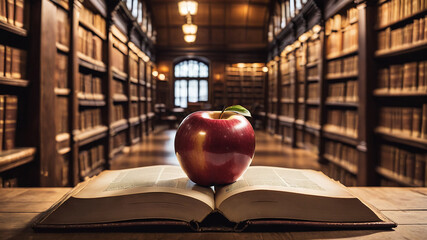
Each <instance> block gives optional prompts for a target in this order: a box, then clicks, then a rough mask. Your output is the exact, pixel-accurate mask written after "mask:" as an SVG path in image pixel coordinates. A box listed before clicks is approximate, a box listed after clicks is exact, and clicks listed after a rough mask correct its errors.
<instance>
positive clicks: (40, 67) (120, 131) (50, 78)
mask: <svg viewBox="0 0 427 240" xmlns="http://www.w3.org/2000/svg"><path fill="white" fill-rule="evenodd" d="M136 1H137V0H135V2H136ZM127 2H129V1H127ZM131 2H132V1H131ZM142 2H143V3H144V4H145V5H147V3H146V1H142ZM24 3H25V4H24V11H25V14H24V15H23V16H24V20H23V26H22V27H21V26H20V25H19V21H17V24H18V25H17V24H14V23H8V22H4V21H2V20H0V33H1V35H2V36H4V38H2V39H1V40H0V50H1V49H2V48H1V46H10V47H13V49H18V50H22V51H25V52H26V55H27V56H28V64H27V63H26V62H23V64H22V66H25V69H26V71H25V72H24V74H21V75H20V76H19V77H17V76H18V75H17V74H14V75H6V74H4V73H3V72H2V73H0V95H14V96H17V97H18V121H17V127H18V128H17V132H16V136H17V139H16V141H15V145H16V148H14V149H11V150H7V151H6V150H5V151H0V155H1V157H0V162H1V163H0V166H1V172H0V179H2V181H5V182H7V184H6V186H74V185H75V184H77V183H78V182H79V181H81V180H85V179H87V178H88V177H91V176H93V175H95V174H98V173H99V172H100V171H102V170H104V169H106V168H108V167H109V164H110V162H111V161H112V160H113V158H112V157H111V156H115V155H116V154H117V153H119V152H120V151H119V150H121V149H123V147H125V146H128V145H131V144H135V143H137V142H138V141H140V140H141V139H142V135H143V134H145V132H144V131H145V130H146V129H147V128H145V127H144V128H143V127H142V125H143V123H145V122H146V119H148V118H149V117H150V118H151V119H154V115H153V113H154V111H152V109H153V108H150V109H151V112H150V114H147V112H146V109H147V108H146V105H147V101H148V100H147V99H148V98H146V96H147V93H146V91H147V90H146V88H145V86H146V82H147V81H146V79H148V77H147V76H146V74H147V73H148V71H146V70H145V68H146V65H145V64H144V63H148V62H153V61H154V58H153V57H154V56H153V54H152V52H153V40H154V37H153V32H152V31H153V28H152V26H149V27H148V24H147V22H151V20H149V21H148V19H149V18H150V14H149V10H148V9H144V10H143V11H144V16H145V18H144V19H145V20H146V21H145V23H146V25H145V26H144V29H145V30H142V28H143V26H142V25H143V24H142V22H141V23H139V22H138V20H137V19H136V18H135V17H131V18H129V16H127V15H126V13H127V12H129V10H128V9H126V8H127V6H126V4H125V3H124V1H123V2H122V1H116V2H109V1H104V0H88V1H77V0H72V1H61V0H42V1H41V2H37V1H36V2H34V1H24ZM17 11H18V10H17ZM126 11H127V12H126ZM141 11H142V9H141ZM133 12H135V11H133ZM140 14H142V13H140ZM128 26H133V27H132V28H131V31H129V28H128ZM117 29H119V32H121V34H119V36H116V35H115V34H117V32H118V31H117ZM113 37H115V38H117V39H118V41H119V42H120V44H121V45H120V46H119V47H120V50H122V53H123V68H117V66H114V64H112V63H113V62H112V58H113V54H112V48H113V46H114V44H113V43H112V42H113V41H112V38H113ZM18 50H16V53H15V54H17V53H18ZM8 51H9V50H8ZM4 52H5V51H4ZM12 52H13V51H12ZM17 56H18V55H17ZM29 57H30V58H29ZM16 59H18V58H16ZM2 60H4V58H3V59H2ZM130 60H132V61H133V62H130ZM128 61H129V62H128ZM16 66H18V65H16ZM27 66H31V68H29V67H27ZM150 66H151V65H150ZM113 69H114V70H113ZM149 74H151V72H150V73H149ZM113 81H116V82H120V83H121V84H122V85H121V87H122V88H120V87H119V86H118V85H113ZM150 84H151V83H150ZM116 87H119V88H120V89H122V90H123V91H122V92H119V93H117V92H116ZM152 89H155V87H152ZM151 91H152V90H151ZM118 96H119V97H118ZM149 99H150V104H153V103H154V101H155V94H150V97H149ZM30 103H33V105H30ZM114 105H123V110H122V113H123V118H122V119H120V120H121V121H113V119H112V115H113V106H114ZM24 106H27V107H24ZM28 106H34V107H30V108H28ZM142 106H143V107H142ZM148 116H149V117H148ZM25 119H32V121H25ZM153 125H154V121H152V124H151V128H152V127H153ZM142 129H144V130H142ZM24 136H28V137H24ZM110 144H111V145H110ZM111 153H114V154H111ZM3 174H5V175H4V176H7V177H6V178H5V177H2V176H3ZM21 176H23V177H22V178H21ZM9 178H10V179H9ZM21 179H23V180H25V181H21ZM12 183H13V184H12ZM0 185H3V183H1V184H0Z"/></svg>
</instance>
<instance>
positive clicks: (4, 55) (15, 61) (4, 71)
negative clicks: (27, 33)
mask: <svg viewBox="0 0 427 240" xmlns="http://www.w3.org/2000/svg"><path fill="white" fill-rule="evenodd" d="M26 67H27V52H26V51H25V50H22V49H19V48H14V47H11V46H7V45H1V44H0V77H8V78H16V79H25V78H26V76H27V74H26V72H27V71H26Z"/></svg>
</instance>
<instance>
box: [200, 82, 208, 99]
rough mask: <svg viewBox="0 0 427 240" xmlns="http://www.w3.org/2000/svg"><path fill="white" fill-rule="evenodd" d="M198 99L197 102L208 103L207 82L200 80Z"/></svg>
mask: <svg viewBox="0 0 427 240" xmlns="http://www.w3.org/2000/svg"><path fill="white" fill-rule="evenodd" d="M199 96H200V98H199V101H208V81H207V80H200V94H199Z"/></svg>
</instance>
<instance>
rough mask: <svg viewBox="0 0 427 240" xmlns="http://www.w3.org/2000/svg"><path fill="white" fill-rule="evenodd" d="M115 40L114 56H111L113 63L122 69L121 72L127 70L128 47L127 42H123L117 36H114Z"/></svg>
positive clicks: (118, 68)
mask: <svg viewBox="0 0 427 240" xmlns="http://www.w3.org/2000/svg"><path fill="white" fill-rule="evenodd" d="M112 42H113V50H112V57H111V60H112V61H111V65H112V66H113V67H114V68H115V69H117V70H119V71H121V72H127V71H126V62H127V61H126V60H127V59H126V57H127V52H128V48H127V46H126V44H124V43H122V42H121V41H120V40H118V39H116V38H114V37H113V38H112Z"/></svg>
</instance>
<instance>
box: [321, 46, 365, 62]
mask: <svg viewBox="0 0 427 240" xmlns="http://www.w3.org/2000/svg"><path fill="white" fill-rule="evenodd" d="M358 52H359V49H358V48H353V49H349V50H346V51H342V52H340V53H336V54H330V55H328V56H326V60H328V61H330V60H335V59H339V58H345V57H349V56H352V55H356V54H357V53H358Z"/></svg>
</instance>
